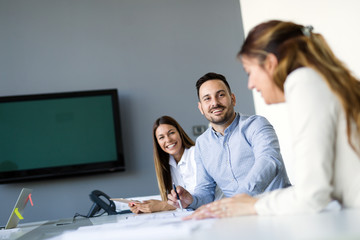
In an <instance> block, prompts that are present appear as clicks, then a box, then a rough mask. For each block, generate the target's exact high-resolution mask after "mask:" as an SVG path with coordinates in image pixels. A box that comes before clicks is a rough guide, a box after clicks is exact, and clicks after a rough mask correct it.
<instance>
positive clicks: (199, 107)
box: [198, 102, 204, 115]
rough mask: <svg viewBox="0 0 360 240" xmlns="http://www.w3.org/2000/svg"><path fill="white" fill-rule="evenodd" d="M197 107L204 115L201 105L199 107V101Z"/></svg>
mask: <svg viewBox="0 0 360 240" xmlns="http://www.w3.org/2000/svg"><path fill="white" fill-rule="evenodd" d="M198 109H199V111H200V112H201V114H202V115H204V112H203V110H202V107H201V103H200V102H198Z"/></svg>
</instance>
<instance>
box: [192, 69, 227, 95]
mask: <svg viewBox="0 0 360 240" xmlns="http://www.w3.org/2000/svg"><path fill="white" fill-rule="evenodd" d="M209 80H220V81H222V82H223V83H225V85H226V87H227V88H228V90H229V93H230V94H231V88H230V85H229V83H228V82H227V81H226V78H225V77H224V76H223V75H221V74H218V73H214V72H209V73H207V74H205V75H204V76H202V77H201V78H199V80H197V82H196V91H197V96H198V99H199V100H200V96H199V90H200V87H201V85H202V84H203V83H204V82H207V81H209Z"/></svg>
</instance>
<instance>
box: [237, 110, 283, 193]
mask: <svg viewBox="0 0 360 240" xmlns="http://www.w3.org/2000/svg"><path fill="white" fill-rule="evenodd" d="M246 124H248V125H249V127H248V128H247V130H246V132H245V135H246V139H247V141H248V142H249V144H250V145H251V147H252V151H253V154H254V159H255V161H254V165H253V166H252V168H251V169H250V171H249V172H248V174H247V176H246V177H245V179H244V180H243V181H242V182H241V185H240V190H239V191H238V192H244V193H248V194H250V195H252V196H254V195H257V194H260V193H263V192H264V191H265V190H266V189H268V188H270V189H271V184H272V183H274V179H275V178H276V177H277V175H278V173H281V176H279V177H282V176H283V175H282V173H283V172H284V168H285V167H284V164H283V160H282V157H281V154H280V146H279V141H278V138H277V135H276V133H275V130H274V128H273V126H272V125H271V124H270V123H269V121H268V120H267V119H266V118H264V117H261V116H251V117H250V118H248V119H247V123H246ZM285 177H286V174H285ZM276 186H277V185H276ZM278 187H279V186H277V187H276V188H278Z"/></svg>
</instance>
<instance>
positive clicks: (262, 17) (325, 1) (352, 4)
mask: <svg viewBox="0 0 360 240" xmlns="http://www.w3.org/2000/svg"><path fill="white" fill-rule="evenodd" d="M240 7H241V14H242V17H243V24H244V31H245V35H247V33H248V32H249V30H250V29H251V28H252V27H254V26H255V25H257V24H259V23H261V22H263V21H267V20H271V19H279V20H287V21H294V22H296V23H299V24H303V25H312V26H313V27H314V32H319V33H321V34H322V35H323V36H324V37H325V39H326V40H327V41H328V43H329V45H330V46H331V48H332V49H333V51H334V52H335V54H336V55H337V56H338V57H339V58H340V59H341V60H342V61H344V62H345V63H346V64H347V65H348V67H349V68H350V70H352V71H353V72H354V74H355V75H356V76H357V77H359V76H360V64H359V62H360V60H359V56H360V46H359V41H360V31H359V26H358V24H359V23H360V14H359V11H360V1H357V0H316V1H314V0H301V1H294V0H272V1H268V0H240ZM253 96H254V103H255V109H256V113H257V114H260V115H263V116H265V117H267V118H268V119H269V121H270V122H271V123H272V124H273V125H274V128H275V130H276V132H277V134H278V136H279V141H280V146H281V151H282V154H283V157H284V161H285V165H286V167H287V169H288V174H289V177H290V179H291V180H292V182H293V183H294V179H293V176H292V166H291V158H292V152H291V150H290V149H291V145H290V142H291V136H290V135H289V131H288V124H287V119H286V114H285V104H277V105H271V106H267V105H266V104H265V103H264V101H263V99H262V98H261V96H260V94H258V93H257V92H253Z"/></svg>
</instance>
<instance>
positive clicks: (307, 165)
mask: <svg viewBox="0 0 360 240" xmlns="http://www.w3.org/2000/svg"><path fill="white" fill-rule="evenodd" d="M285 97H286V102H287V107H288V112H289V114H290V115H289V120H290V127H291V129H292V138H293V151H294V159H293V160H294V164H293V166H294V173H295V185H294V186H292V187H289V188H286V189H281V190H276V191H273V192H269V193H266V194H263V195H262V196H260V198H259V200H258V202H257V203H256V204H255V209H256V211H257V213H258V214H260V215H275V214H276V215H281V214H294V213H304V212H318V211H320V210H322V209H323V208H325V207H326V206H327V204H328V203H329V202H330V201H331V192H332V186H331V177H332V173H333V169H332V165H333V158H334V147H335V145H334V144H335V143H334V142H335V140H334V139H335V134H336V131H335V130H336V116H337V114H336V113H337V111H338V110H339V109H338V107H339V105H338V104H337V103H338V102H337V99H336V97H335V96H334V95H333V94H332V92H331V91H330V89H329V88H328V87H327V85H326V83H325V82H324V81H323V80H322V78H321V76H320V75H319V74H318V73H316V72H315V71H313V70H311V69H308V68H307V69H306V68H303V69H298V70H296V71H295V72H293V73H292V74H291V75H290V76H289V77H288V79H287V80H286V84H285Z"/></svg>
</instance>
